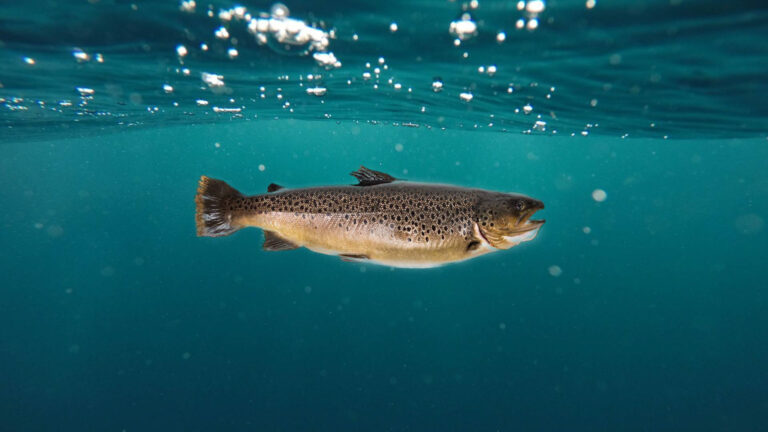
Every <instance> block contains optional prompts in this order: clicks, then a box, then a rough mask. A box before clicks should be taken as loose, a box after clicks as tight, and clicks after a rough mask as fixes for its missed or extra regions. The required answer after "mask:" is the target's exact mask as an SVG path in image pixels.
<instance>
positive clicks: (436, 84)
mask: <svg viewBox="0 0 768 432" xmlns="http://www.w3.org/2000/svg"><path fill="white" fill-rule="evenodd" d="M432 90H433V91H434V92H435V93H439V92H441V91H443V82H442V81H441V80H440V79H438V78H435V80H434V81H432Z"/></svg>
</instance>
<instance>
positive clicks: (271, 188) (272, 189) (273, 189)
mask: <svg viewBox="0 0 768 432" xmlns="http://www.w3.org/2000/svg"><path fill="white" fill-rule="evenodd" d="M280 189H284V188H283V187H282V186H280V185H279V184H275V183H270V184H269V186H267V192H276V191H279V190H280Z"/></svg>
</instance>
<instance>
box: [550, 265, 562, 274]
mask: <svg viewBox="0 0 768 432" xmlns="http://www.w3.org/2000/svg"><path fill="white" fill-rule="evenodd" d="M547 271H549V274H550V275H551V276H554V277H559V276H560V275H561V274H563V269H561V268H560V266H558V265H551V266H549V268H548V269H547Z"/></svg>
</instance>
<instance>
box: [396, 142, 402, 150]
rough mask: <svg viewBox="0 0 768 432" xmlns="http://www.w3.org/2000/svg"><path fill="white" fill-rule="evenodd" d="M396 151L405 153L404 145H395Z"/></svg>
mask: <svg viewBox="0 0 768 432" xmlns="http://www.w3.org/2000/svg"><path fill="white" fill-rule="evenodd" d="M395 151H396V152H401V151H403V145H402V144H400V143H397V144H395Z"/></svg>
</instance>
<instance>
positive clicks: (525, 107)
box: [523, 104, 533, 114]
mask: <svg viewBox="0 0 768 432" xmlns="http://www.w3.org/2000/svg"><path fill="white" fill-rule="evenodd" d="M531 111H533V107H532V106H531V105H530V104H526V105H525V106H524V107H523V112H524V113H526V114H530V113H531Z"/></svg>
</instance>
